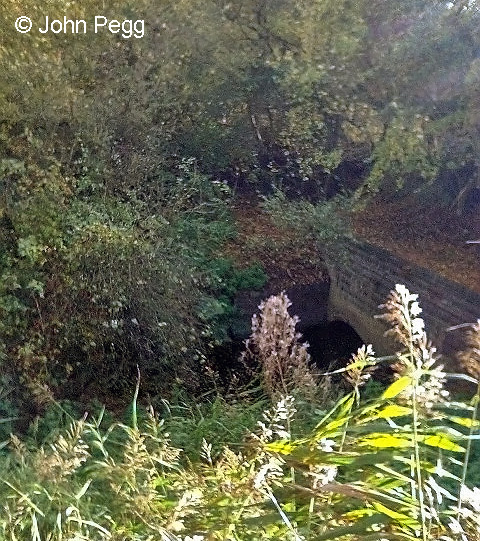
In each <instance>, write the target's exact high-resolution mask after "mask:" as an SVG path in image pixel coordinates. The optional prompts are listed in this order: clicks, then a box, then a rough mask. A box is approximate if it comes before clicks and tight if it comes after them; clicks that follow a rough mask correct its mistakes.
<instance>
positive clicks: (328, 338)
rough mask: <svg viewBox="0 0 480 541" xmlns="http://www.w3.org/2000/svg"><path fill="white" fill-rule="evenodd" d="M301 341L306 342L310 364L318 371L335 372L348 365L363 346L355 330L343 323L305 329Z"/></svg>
mask: <svg viewBox="0 0 480 541" xmlns="http://www.w3.org/2000/svg"><path fill="white" fill-rule="evenodd" d="M302 341H304V342H308V344H309V352H310V356H311V358H312V364H313V365H314V366H315V367H316V368H318V369H319V370H322V371H326V370H330V369H332V370H335V369H338V368H342V367H344V366H346V365H347V364H348V361H349V360H350V359H351V357H352V355H353V354H354V353H356V352H357V350H358V348H360V347H361V346H362V345H363V341H362V339H361V338H360V336H359V335H358V333H357V332H356V331H355V329H354V328H353V327H352V326H351V325H349V324H348V323H345V322H344V321H329V322H327V323H321V324H318V325H311V326H309V327H305V329H304V330H303V332H302Z"/></svg>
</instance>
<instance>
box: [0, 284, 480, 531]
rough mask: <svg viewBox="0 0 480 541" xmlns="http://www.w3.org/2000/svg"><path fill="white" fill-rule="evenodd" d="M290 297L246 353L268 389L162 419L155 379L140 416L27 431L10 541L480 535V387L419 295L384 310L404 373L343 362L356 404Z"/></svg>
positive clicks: (5, 501) (468, 356)
mask: <svg viewBox="0 0 480 541" xmlns="http://www.w3.org/2000/svg"><path fill="white" fill-rule="evenodd" d="M288 304H289V302H288V298H287V297H286V296H285V295H284V294H282V295H280V296H273V297H271V298H269V299H268V300H267V301H266V302H265V303H263V304H262V305H261V307H260V313H259V314H258V315H257V316H256V317H255V318H254V319H253V321H252V336H251V338H250V340H249V341H248V342H247V344H246V354H245V356H244V360H245V363H246V368H247V369H250V370H251V371H252V374H253V377H256V379H257V382H258V385H259V388H256V389H249V390H248V389H241V388H239V389H236V392H235V393H232V394H231V395H230V397H228V399H227V400H225V399H222V398H220V397H216V398H215V399H214V400H211V401H210V402H208V404H209V405H208V406H207V405H206V403H204V404H203V405H197V406H196V407H192V406H189V405H188V402H186V403H185V404H184V405H183V406H182V405H181V403H180V402H177V403H176V404H173V405H172V404H170V403H168V402H164V403H163V405H162V408H161V415H158V413H157V412H155V411H154V410H153V408H151V407H150V408H147V409H144V408H141V407H140V406H139V404H138V402H137V400H138V393H139V386H140V384H141V379H140V375H139V376H138V379H137V386H136V389H135V393H134V399H133V403H132V407H131V409H130V412H129V414H128V416H127V417H126V419H125V421H124V422H119V421H114V420H113V419H111V418H110V417H109V416H108V414H107V413H106V412H105V410H104V409H97V411H96V412H93V413H92V414H89V413H85V415H83V417H82V416H80V417H72V415H71V412H70V413H69V412H67V411H66V409H65V408H64V407H62V406H61V405H60V404H59V405H58V410H57V412H58V413H59V414H60V413H61V414H62V415H63V420H64V424H65V426H64V427H60V424H58V425H57V427H56V428H55V427H53V426H52V421H53V419H54V417H55V416H53V417H50V419H49V420H48V421H47V420H46V419H44V420H43V421H42V422H41V423H38V422H37V424H36V425H34V426H32V427H31V429H30V432H29V434H28V436H27V437H26V438H23V439H22V440H21V439H19V438H18V437H16V436H11V437H10V439H9V440H7V441H5V442H4V443H3V447H4V452H3V454H2V455H1V457H0V483H2V485H3V487H2V491H1V492H0V504H1V506H2V514H1V516H0V527H1V531H2V536H3V538H4V539H11V540H13V539H32V540H43V539H52V540H53V539H55V540H60V539H98V540H101V539H119V540H120V539H139V540H143V539H145V540H146V539H163V540H170V541H177V540H182V541H185V540H192V539H195V540H198V541H200V540H209V539H211V540H213V539H238V540H241V539H245V540H247V539H292V540H302V539H304V540H306V539H325V540H326V539H378V540H380V539H411V540H413V539H424V540H427V539H438V540H440V539H441V540H447V541H448V540H452V541H453V540H457V539H462V540H463V539H465V540H474V539H477V538H478V534H479V532H480V503H479V489H478V488H476V487H475V486H472V484H471V482H472V481H473V482H474V481H475V480H478V470H477V469H476V465H475V464H472V466H473V467H472V468H469V462H470V461H471V460H472V457H473V453H472V450H473V448H472V442H473V441H474V439H473V437H474V436H473V434H474V432H475V431H476V430H477V427H478V424H479V421H478V419H477V416H478V415H477V414H478V411H477V410H478V399H479V391H478V390H477V393H476V395H475V397H474V398H473V400H472V401H471V402H465V403H462V402H459V401H457V400H455V399H452V398H451V397H450V396H449V393H448V391H447V390H446V389H445V381H446V379H447V378H448V374H446V373H445V372H444V371H443V367H442V366H441V365H439V364H438V363H437V362H436V360H435V356H434V350H433V349H432V348H431V347H430V346H429V344H428V341H427V338H426V335H425V331H424V327H423V321H422V319H421V318H420V317H419V314H420V312H421V310H420V308H419V304H418V301H417V296H416V295H413V294H411V293H410V292H409V291H408V290H407V289H406V288H405V287H404V286H400V285H397V286H396V288H395V290H394V291H392V292H391V294H390V297H389V298H388V299H387V302H386V303H385V305H384V306H383V309H384V314H383V315H382V317H383V318H384V319H385V320H386V321H387V322H388V323H389V324H390V326H391V331H390V333H391V334H392V336H394V337H395V338H396V340H397V342H398V343H399V351H398V354H397V355H396V356H395V361H396V362H395V365H394V369H395V378H394V380H393V382H392V383H391V384H390V385H389V386H387V387H386V388H383V389H381V390H379V389H378V388H377V389H376V391H375V390H373V389H370V390H368V387H367V385H368V381H369V380H370V378H371V376H372V370H373V368H374V367H375V365H376V364H378V362H380V361H381V359H376V358H375V355H374V352H373V350H372V348H371V346H368V347H365V346H364V347H362V348H361V349H359V350H358V352H357V354H356V355H354V356H353V358H352V359H351V361H350V363H349V364H348V365H347V366H346V367H345V368H344V369H343V370H342V373H343V375H344V376H345V380H346V382H347V383H348V387H346V388H345V392H344V394H343V396H341V398H338V393H333V392H332V391H331V390H330V392H328V377H327V378H326V379H323V380H322V379H321V378H320V379H319V377H320V376H319V375H318V374H315V373H313V372H311V370H310V368H309V364H308V360H309V359H308V351H307V348H306V347H305V346H304V345H302V344H300V343H299V342H298V338H299V336H298V335H297V333H296V332H295V324H296V320H295V318H292V317H291V316H290V315H289V314H288V311H287V308H288ZM479 346H480V322H478V323H477V324H476V325H472V326H471V328H470V331H469V349H468V350H467V351H465V352H464V354H463V355H462V362H463V363H464V366H465V368H466V369H467V370H468V371H469V372H470V373H471V374H473V375H474V376H475V377H477V378H478V375H479V371H480V368H479V366H480V365H479V362H480V358H479V356H478V351H479ZM253 360H255V361H256V363H252V361H253ZM323 378H325V376H323ZM470 380H471V381H475V379H474V378H472V377H470ZM478 388H480V386H479V387H478ZM262 389H263V392H262ZM59 420H60V415H57V422H58V421H59ZM5 421H6V420H5ZM41 425H43V426H41ZM467 481H468V483H467Z"/></svg>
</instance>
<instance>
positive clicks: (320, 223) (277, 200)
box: [263, 190, 351, 255]
mask: <svg viewBox="0 0 480 541" xmlns="http://www.w3.org/2000/svg"><path fill="white" fill-rule="evenodd" d="M263 206H264V208H265V210H266V211H267V212H268V213H269V214H270V215H271V216H272V218H273V220H274V221H275V223H277V224H279V225H282V224H283V225H284V226H286V227H289V228H292V229H293V230H294V231H296V233H297V235H298V236H299V241H300V242H302V240H303V239H305V238H313V239H314V240H315V241H316V242H317V243H318V245H319V247H320V249H321V251H322V253H329V252H330V253H331V254H336V255H341V245H342V241H343V240H345V239H346V238H348V237H349V236H350V235H351V232H350V224H349V215H348V211H349V210H350V209H351V203H350V201H349V198H348V197H344V196H337V197H335V198H333V199H329V200H327V201H320V202H318V203H315V204H314V203H311V202H309V201H306V200H300V201H289V200H288V199H287V198H286V197H285V195H284V194H283V192H281V191H280V190H277V191H276V192H275V193H274V195H272V196H270V197H267V198H265V201H264V203H263ZM339 251H340V252H339Z"/></svg>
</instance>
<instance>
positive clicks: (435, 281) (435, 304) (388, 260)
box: [327, 241, 480, 355]
mask: <svg viewBox="0 0 480 541" xmlns="http://www.w3.org/2000/svg"><path fill="white" fill-rule="evenodd" d="M346 251H347V254H346V257H345V260H344V261H341V262H339V263H338V264H335V263H333V262H330V263H328V269H329V275H330V292H329V300H328V316H327V317H328V320H329V321H335V320H340V321H344V322H346V323H348V324H349V325H350V326H351V327H353V328H354V329H355V331H356V332H357V333H358V334H359V335H360V337H361V339H362V340H363V342H365V343H371V344H373V346H374V349H375V351H376V352H377V353H379V354H385V353H390V352H392V347H393V344H392V343H391V342H390V340H388V339H386V338H385V337H384V332H385V330H386V329H387V327H386V325H385V323H384V322H383V321H382V320H379V319H378V318H377V319H376V318H374V316H375V315H376V314H379V313H380V312H381V310H380V309H379V308H378V306H379V305H380V304H382V303H384V302H385V300H386V298H387V296H388V294H389V291H390V290H391V289H393V288H394V287H395V284H404V285H405V286H406V287H407V288H408V289H409V290H410V292H411V293H418V295H419V302H420V306H421V308H422V314H421V317H422V318H423V320H424V321H425V328H426V331H427V336H428V337H429V339H430V340H431V341H432V342H433V344H434V345H435V346H436V347H437V349H438V350H439V351H440V352H442V353H444V354H446V355H449V354H452V353H454V352H457V351H459V350H460V349H461V348H462V347H463V345H464V332H465V331H464V330H463V329H462V330H456V331H450V332H447V329H448V328H449V327H451V326H455V325H459V324H462V323H473V322H475V321H476V320H477V319H479V318H480V294H478V293H476V292H474V291H472V290H470V289H468V288H466V287H464V286H462V285H460V284H457V283H455V282H452V281H450V280H447V279H446V278H443V277H441V276H440V275H438V274H436V273H434V272H432V271H429V270H427V269H425V268H423V267H420V266H418V265H415V264H413V263H411V262H409V261H405V260H403V259H401V258H399V257H397V256H395V255H393V254H391V253H390V252H387V251H386V250H383V249H382V248H378V247H376V246H372V245H370V244H366V243H363V242H359V241H352V242H349V244H348V245H347V248H346Z"/></svg>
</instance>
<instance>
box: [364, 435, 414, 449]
mask: <svg viewBox="0 0 480 541" xmlns="http://www.w3.org/2000/svg"><path fill="white" fill-rule="evenodd" d="M358 445H359V446H370V447H378V448H384V447H411V445H412V441H411V439H409V438H399V437H397V436H392V435H390V434H377V435H374V436H370V437H368V438H364V439H363V440H360V441H359V442H358Z"/></svg>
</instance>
